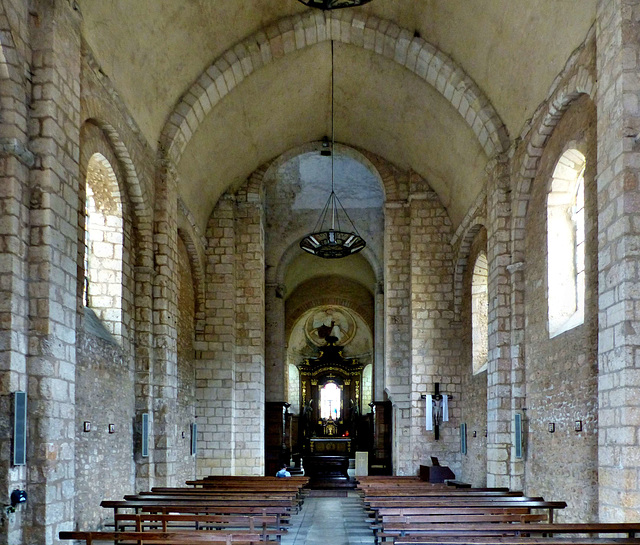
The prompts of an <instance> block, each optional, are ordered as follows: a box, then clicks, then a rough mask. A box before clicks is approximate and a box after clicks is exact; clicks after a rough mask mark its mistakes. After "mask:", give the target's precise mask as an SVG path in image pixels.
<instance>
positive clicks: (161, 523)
mask: <svg viewBox="0 0 640 545" xmlns="http://www.w3.org/2000/svg"><path fill="white" fill-rule="evenodd" d="M114 523H115V530H116V531H127V530H131V531H136V532H143V531H150V530H156V531H162V532H167V531H170V530H185V529H192V530H231V529H233V530H246V531H248V532H250V533H258V532H259V533H260V534H261V536H262V540H263V541H268V540H269V538H275V539H276V540H277V541H281V537H282V535H283V534H285V533H286V532H287V530H286V529H282V528H281V523H280V517H279V516H277V515H274V516H259V515H198V514H192V513H190V514H175V513H172V514H157V513H156V514H152V513H143V514H139V513H138V514H129V513H119V514H118V515H116V516H115V520H114Z"/></svg>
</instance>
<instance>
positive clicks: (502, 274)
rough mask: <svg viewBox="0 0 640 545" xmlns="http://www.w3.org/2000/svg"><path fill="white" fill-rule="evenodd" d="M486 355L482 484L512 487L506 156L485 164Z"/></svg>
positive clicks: (508, 224)
mask: <svg viewBox="0 0 640 545" xmlns="http://www.w3.org/2000/svg"><path fill="white" fill-rule="evenodd" d="M487 173H488V178H489V179H488V182H487V261H488V264H489V273H488V280H487V282H488V292H489V293H488V296H489V353H488V356H487V359H488V365H487V486H506V487H510V486H511V477H510V470H511V468H510V460H511V420H512V406H511V394H512V393H511V379H512V374H511V371H512V362H511V351H510V345H511V334H510V331H511V323H510V316H511V287H510V286H511V278H510V273H509V270H508V267H509V265H510V264H511V249H510V240H511V236H510V231H511V230H510V217H511V203H510V187H509V172H508V163H507V160H506V158H504V157H499V158H497V159H493V160H492V161H491V162H490V163H489V165H488V166H487Z"/></svg>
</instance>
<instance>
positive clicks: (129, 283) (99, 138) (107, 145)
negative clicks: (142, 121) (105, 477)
mask: <svg viewBox="0 0 640 545" xmlns="http://www.w3.org/2000/svg"><path fill="white" fill-rule="evenodd" d="M95 157H98V162H99V163H104V164H105V166H106V168H107V170H109V171H110V172H109V178H110V180H109V187H108V192H109V198H110V199H111V200H113V201H114V203H115V204H116V205H117V207H118V209H119V210H118V212H117V214H116V215H117V216H119V217H120V219H121V221H122V225H121V227H120V231H121V233H122V250H121V251H122V256H121V258H120V260H119V261H120V272H119V274H121V275H122V278H121V282H120V284H121V286H123V290H122V294H121V296H120V297H121V303H120V305H119V310H120V312H121V316H120V318H119V319H116V322H119V323H120V324H121V325H119V326H115V325H114V326H113V327H112V328H110V332H111V333H112V334H114V335H115V336H116V338H118V339H120V340H121V341H122V343H123V346H125V347H126V344H127V343H128V342H129V341H131V340H132V339H131V337H130V335H131V334H132V332H133V329H134V328H133V323H132V322H133V316H134V314H135V312H134V308H133V297H134V293H135V286H134V280H133V279H134V275H135V274H134V263H133V262H132V257H131V256H132V252H133V246H134V243H133V231H134V225H135V221H134V219H133V218H132V214H131V206H130V201H129V199H128V195H127V192H126V190H125V189H126V187H125V181H124V180H125V178H126V175H125V174H124V172H123V169H122V164H121V163H120V161H119V160H118V157H117V155H116V153H115V150H114V149H113V147H112V146H111V142H110V140H109V138H108V137H107V135H106V134H105V133H104V131H103V130H102V129H101V128H100V127H99V126H98V125H96V124H94V123H92V122H90V121H89V122H86V123H85V124H84V125H83V126H82V128H81V130H80V160H79V168H80V184H79V187H78V255H77V266H78V278H77V283H78V287H77V301H78V311H79V312H80V316H83V312H84V311H83V309H84V301H83V299H82V296H83V292H84V285H83V281H84V277H85V270H84V260H85V252H86V248H85V231H86V228H87V226H86V224H85V214H84V210H85V200H86V184H87V178H88V176H89V172H90V163H91V162H92V159H94V158H95ZM107 165H108V166H107ZM99 308H101V309H102V307H99ZM101 312H102V313H103V314H104V313H105V312H107V311H106V309H102V310H101ZM99 315H100V314H99Z"/></svg>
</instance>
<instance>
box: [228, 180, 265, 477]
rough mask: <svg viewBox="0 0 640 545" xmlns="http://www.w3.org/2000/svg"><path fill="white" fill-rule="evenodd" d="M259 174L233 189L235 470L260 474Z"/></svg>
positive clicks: (261, 223) (262, 331)
mask: <svg viewBox="0 0 640 545" xmlns="http://www.w3.org/2000/svg"><path fill="white" fill-rule="evenodd" d="M263 216H264V209H263V197H262V187H261V179H260V178H259V177H257V176H254V177H252V179H251V180H250V183H249V184H247V187H246V188H244V187H243V188H242V190H241V191H240V192H239V193H238V198H237V206H236V218H235V230H236V233H237V238H236V256H237V261H236V263H237V268H236V341H237V350H236V383H235V385H234V386H235V388H236V397H235V413H234V417H235V418H234V425H235V427H236V434H235V441H236V444H235V451H236V474H237V475H263V474H264V425H265V416H264V415H265V359H264V357H265V329H264V328H265V272H264V269H265V267H264V263H265V260H264V220H263Z"/></svg>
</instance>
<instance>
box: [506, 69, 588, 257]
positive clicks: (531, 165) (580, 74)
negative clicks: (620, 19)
mask: <svg viewBox="0 0 640 545" xmlns="http://www.w3.org/2000/svg"><path fill="white" fill-rule="evenodd" d="M596 87H597V84H596V82H595V78H594V75H593V74H592V72H591V71H590V69H589V68H588V67H586V66H579V67H578V68H577V69H576V70H575V72H574V73H573V75H572V76H571V77H570V78H568V79H567V80H566V82H565V83H564V84H563V85H561V86H560V87H558V88H557V89H556V91H555V93H554V94H553V95H552V96H551V98H549V100H547V102H546V103H545V108H544V111H543V112H542V115H540V116H539V117H538V120H537V123H536V125H535V126H534V127H533V128H532V129H531V131H530V136H529V143H528V144H527V148H526V153H525V155H524V157H523V159H522V163H521V166H520V171H519V176H518V180H517V184H516V188H515V196H514V200H513V242H514V255H513V262H514V263H516V262H519V261H522V259H523V257H524V248H523V244H524V242H523V241H524V234H525V224H526V218H527V214H528V210H529V200H530V196H531V189H532V186H533V181H534V178H535V176H536V173H537V171H538V167H539V164H540V159H541V158H542V155H543V153H544V149H545V146H546V144H547V141H548V140H549V138H550V137H551V134H552V133H553V131H554V129H555V128H556V126H557V125H558V123H559V121H560V119H561V118H562V115H563V114H564V112H566V111H567V109H568V108H569V107H570V106H571V104H573V103H574V102H575V101H576V100H577V99H578V98H579V97H580V96H582V95H587V96H589V98H590V99H591V100H594V98H595V93H596Z"/></svg>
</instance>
